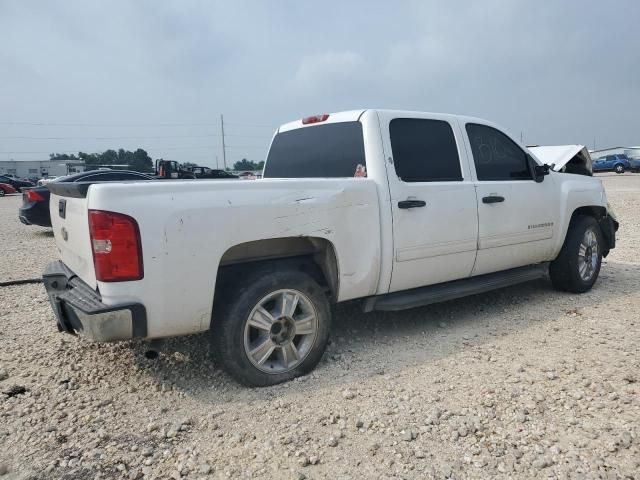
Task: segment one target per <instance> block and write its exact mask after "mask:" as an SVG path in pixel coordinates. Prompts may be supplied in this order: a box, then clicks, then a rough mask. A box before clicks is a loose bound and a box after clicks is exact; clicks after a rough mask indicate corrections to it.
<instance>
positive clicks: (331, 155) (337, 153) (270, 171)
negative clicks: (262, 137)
mask: <svg viewBox="0 0 640 480" xmlns="http://www.w3.org/2000/svg"><path fill="white" fill-rule="evenodd" d="M358 166H362V168H361V169H358ZM364 168H366V164H365V159H364V140H363V138H362V125H361V124H360V122H342V123H329V124H326V125H314V126H312V127H306V128H297V129H295V130H290V131H288V132H283V133H279V134H277V135H276V136H275V138H274V139H273V143H272V144H271V149H270V150H269V155H268V157H267V164H266V166H265V170H264V176H265V178H267V177H269V178H335V177H353V176H355V174H356V170H360V171H361V170H362V169H364Z"/></svg>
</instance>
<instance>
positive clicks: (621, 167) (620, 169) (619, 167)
mask: <svg viewBox="0 0 640 480" xmlns="http://www.w3.org/2000/svg"><path fill="white" fill-rule="evenodd" d="M614 170H615V172H616V173H624V165H622V164H618V165H616V166H615V167H614Z"/></svg>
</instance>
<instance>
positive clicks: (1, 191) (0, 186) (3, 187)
mask: <svg viewBox="0 0 640 480" xmlns="http://www.w3.org/2000/svg"><path fill="white" fill-rule="evenodd" d="M8 193H18V191H17V190H16V189H15V188H13V187H12V186H11V185H9V184H8V183H0V197H4V196H5V195H6V194H8Z"/></svg>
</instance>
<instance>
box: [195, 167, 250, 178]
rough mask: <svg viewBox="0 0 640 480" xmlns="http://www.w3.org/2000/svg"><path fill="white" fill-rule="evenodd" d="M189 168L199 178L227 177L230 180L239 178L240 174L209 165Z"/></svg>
mask: <svg viewBox="0 0 640 480" xmlns="http://www.w3.org/2000/svg"><path fill="white" fill-rule="evenodd" d="M187 170H188V171H190V172H191V173H193V175H194V176H195V177H196V178H198V179H200V178H217V179H220V180H225V179H226V180H230V179H234V178H238V176H237V175H234V174H233V173H229V172H226V171H224V170H218V169H215V168H209V167H189V168H187Z"/></svg>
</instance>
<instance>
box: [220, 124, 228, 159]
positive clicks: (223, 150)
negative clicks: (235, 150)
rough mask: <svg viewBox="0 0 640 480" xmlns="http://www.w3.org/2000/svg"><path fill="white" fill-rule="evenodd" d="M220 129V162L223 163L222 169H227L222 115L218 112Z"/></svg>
mask: <svg viewBox="0 0 640 480" xmlns="http://www.w3.org/2000/svg"><path fill="white" fill-rule="evenodd" d="M220 129H221V131H222V163H223V165H224V169H225V170H226V169H227V151H226V148H225V146H224V117H223V116H222V114H220Z"/></svg>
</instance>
